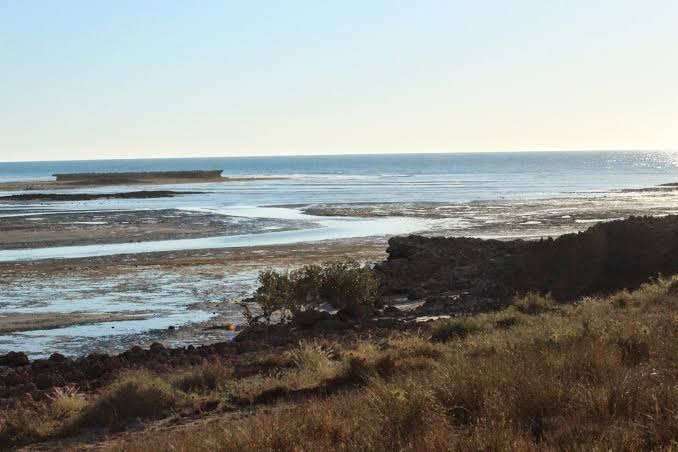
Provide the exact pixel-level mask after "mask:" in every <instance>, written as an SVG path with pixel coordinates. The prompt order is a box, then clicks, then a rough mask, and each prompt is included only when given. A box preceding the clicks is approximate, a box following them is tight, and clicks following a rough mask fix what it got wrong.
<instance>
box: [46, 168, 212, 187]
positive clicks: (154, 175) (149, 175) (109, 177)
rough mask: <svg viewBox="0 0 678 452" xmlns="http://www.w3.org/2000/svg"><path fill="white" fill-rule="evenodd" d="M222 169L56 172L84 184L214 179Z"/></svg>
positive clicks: (60, 178) (66, 179)
mask: <svg viewBox="0 0 678 452" xmlns="http://www.w3.org/2000/svg"><path fill="white" fill-rule="evenodd" d="M221 173H222V170H216V171H211V170H207V171H205V170H198V171H149V172H118V173H62V174H55V175H54V177H56V180H57V182H70V183H74V182H75V183H82V184H118V183H136V182H146V181H154V180H157V179H177V180H195V181H204V180H214V179H217V180H218V179H221Z"/></svg>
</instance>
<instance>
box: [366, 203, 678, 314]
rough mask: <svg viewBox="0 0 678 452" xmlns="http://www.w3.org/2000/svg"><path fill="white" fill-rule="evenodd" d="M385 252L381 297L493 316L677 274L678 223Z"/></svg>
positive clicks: (645, 222) (398, 245)
mask: <svg viewBox="0 0 678 452" xmlns="http://www.w3.org/2000/svg"><path fill="white" fill-rule="evenodd" d="M387 252H388V255H389V256H388V259H387V260H386V262H384V263H381V264H377V266H376V271H377V272H378V274H379V276H380V280H381V291H382V294H384V295H391V296H394V295H401V296H407V297H408V298H409V299H412V300H423V301H425V306H428V307H429V310H430V311H433V312H458V311H469V310H486V309H494V308H497V307H501V306H504V305H507V304H508V303H509V302H510V299H511V297H512V296H513V295H514V294H515V293H525V292H530V291H535V292H542V293H545V292H550V293H551V294H552V295H553V296H554V297H556V298H557V299H560V300H571V299H574V298H577V297H581V296H586V295H598V294H603V293H609V292H612V291H616V290H621V289H634V288H637V287H638V286H639V285H640V284H641V283H643V282H646V281H647V280H648V278H652V277H656V276H658V275H671V274H674V273H676V272H678V216H675V215H668V216H664V217H648V216H645V217H630V218H628V219H626V220H617V221H611V222H607V223H599V224H597V225H595V226H592V227H590V228H589V229H587V230H586V231H584V232H579V233H576V234H565V235H563V236H560V237H559V238H557V239H555V240H554V239H551V238H549V239H546V240H538V241H524V240H512V241H499V240H482V239H473V238H465V237H450V238H445V237H430V238H427V237H420V236H409V237H393V238H391V239H390V240H389V248H388V250H387Z"/></svg>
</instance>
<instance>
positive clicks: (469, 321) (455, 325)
mask: <svg viewBox="0 0 678 452" xmlns="http://www.w3.org/2000/svg"><path fill="white" fill-rule="evenodd" d="M483 320H484V319H482V318H480V317H471V316H464V317H455V318H452V319H447V320H442V321H440V322H437V323H436V324H435V326H434V327H433V330H432V331H431V340H433V341H435V342H447V341H449V340H451V339H464V338H465V337H466V336H468V335H470V334H474V333H478V332H479V331H481V330H482V329H483V328H484V327H485V325H484V323H485V322H484V321H483Z"/></svg>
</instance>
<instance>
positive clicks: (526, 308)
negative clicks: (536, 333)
mask: <svg viewBox="0 0 678 452" xmlns="http://www.w3.org/2000/svg"><path fill="white" fill-rule="evenodd" d="M554 304H555V302H554V301H553V297H551V294H546V295H542V294H540V293H537V292H528V293H526V294H525V295H521V296H515V297H513V307H515V308H516V309H517V310H518V311H520V312H522V313H523V314H531V315H536V314H541V313H543V312H546V311H548V310H549V309H551V308H552V307H553V305H554Z"/></svg>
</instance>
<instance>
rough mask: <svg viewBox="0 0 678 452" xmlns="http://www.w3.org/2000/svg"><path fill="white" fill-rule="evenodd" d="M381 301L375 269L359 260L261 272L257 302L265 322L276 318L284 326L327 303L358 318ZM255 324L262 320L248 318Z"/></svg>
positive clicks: (256, 296)
mask: <svg viewBox="0 0 678 452" xmlns="http://www.w3.org/2000/svg"><path fill="white" fill-rule="evenodd" d="M376 299H377V280H376V278H375V276H374V273H373V271H372V269H371V268H369V267H368V266H362V265H360V264H359V263H358V262H355V261H345V262H328V263H325V264H323V265H306V266H304V267H302V268H300V269H298V270H293V271H285V272H277V271H274V270H267V271H263V272H261V273H259V288H258V289H257V291H256V294H255V296H254V301H255V302H256V303H257V304H258V305H259V307H260V308H261V311H262V314H261V316H260V318H261V319H263V320H264V322H265V323H267V324H270V323H271V320H272V318H273V317H274V316H277V317H278V320H279V321H280V322H281V323H285V322H288V321H290V320H292V319H293V318H294V317H295V316H298V315H299V314H300V313H302V312H305V311H308V310H315V309H318V307H319V306H320V304H321V302H323V301H327V302H329V303H330V304H331V305H332V306H333V307H335V308H337V309H344V310H346V311H348V312H350V313H351V314H354V315H362V314H364V313H365V312H366V311H369V310H370V309H371V308H372V307H373V306H374V304H375V302H376ZM248 318H250V319H252V321H255V320H258V318H256V317H253V316H251V315H250V316H248Z"/></svg>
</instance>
